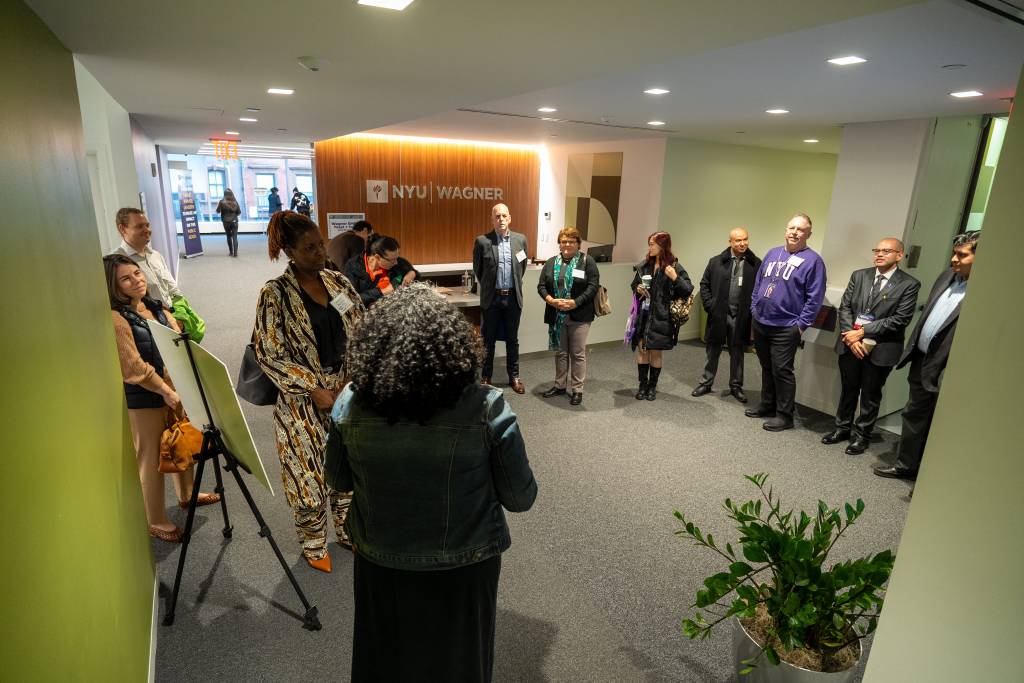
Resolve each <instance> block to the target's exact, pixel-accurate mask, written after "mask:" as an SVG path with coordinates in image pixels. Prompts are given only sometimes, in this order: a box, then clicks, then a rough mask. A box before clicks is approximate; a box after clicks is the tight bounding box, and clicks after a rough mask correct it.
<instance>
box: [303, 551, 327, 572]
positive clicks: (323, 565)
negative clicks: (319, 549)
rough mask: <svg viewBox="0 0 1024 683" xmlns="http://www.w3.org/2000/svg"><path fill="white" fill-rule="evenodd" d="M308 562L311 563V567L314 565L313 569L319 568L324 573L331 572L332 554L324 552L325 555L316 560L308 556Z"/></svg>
mask: <svg viewBox="0 0 1024 683" xmlns="http://www.w3.org/2000/svg"><path fill="white" fill-rule="evenodd" d="M306 562H308V563H309V566H310V567H312V568H313V569H317V570H319V571H322V572H323V573H324V574H330V573H331V554H330V553H324V556H323V557H321V558H320V559H319V560H314V559H312V558H309V557H307V558H306Z"/></svg>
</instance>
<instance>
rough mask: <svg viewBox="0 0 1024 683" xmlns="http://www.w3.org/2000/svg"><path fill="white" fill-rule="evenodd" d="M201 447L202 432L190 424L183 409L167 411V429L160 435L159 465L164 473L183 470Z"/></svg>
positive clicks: (191, 461) (189, 465)
mask: <svg viewBox="0 0 1024 683" xmlns="http://www.w3.org/2000/svg"><path fill="white" fill-rule="evenodd" d="M202 448H203V433H202V432H200V431H199V430H198V429H196V428H195V427H193V426H192V423H191V422H189V420H188V416H187V415H185V412H184V411H183V410H180V409H179V410H178V411H171V410H168V411H167V429H165V430H164V433H163V436H161V437H160V466H159V469H160V471H161V472H163V473H164V474H174V473H176V472H184V471H185V470H187V469H188V468H189V467H191V466H192V464H193V457H194V456H195V455H196V454H197V453H199V451H201V450H202Z"/></svg>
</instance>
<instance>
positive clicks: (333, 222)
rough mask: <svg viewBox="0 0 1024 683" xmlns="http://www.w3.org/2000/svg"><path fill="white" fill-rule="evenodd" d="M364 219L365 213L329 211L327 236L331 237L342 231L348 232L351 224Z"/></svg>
mask: <svg viewBox="0 0 1024 683" xmlns="http://www.w3.org/2000/svg"><path fill="white" fill-rule="evenodd" d="M365 220H366V214H365V213H329V214H327V238H328V239H332V238H334V237H337V236H338V235H340V234H341V233H343V232H348V231H349V230H351V229H352V226H353V225H355V224H356V223H358V222H359V221H365Z"/></svg>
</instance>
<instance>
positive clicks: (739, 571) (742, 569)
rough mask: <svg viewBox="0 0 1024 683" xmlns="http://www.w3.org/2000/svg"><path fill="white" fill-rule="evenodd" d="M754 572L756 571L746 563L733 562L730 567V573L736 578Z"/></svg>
mask: <svg viewBox="0 0 1024 683" xmlns="http://www.w3.org/2000/svg"><path fill="white" fill-rule="evenodd" d="M752 571H754V568H753V567H751V566H750V565H749V564H747V563H746V562H733V563H732V564H730V565H729V573H730V574H731V575H732V576H733V577H734V578H739V577H741V576H746V575H747V574H749V573H750V572H752Z"/></svg>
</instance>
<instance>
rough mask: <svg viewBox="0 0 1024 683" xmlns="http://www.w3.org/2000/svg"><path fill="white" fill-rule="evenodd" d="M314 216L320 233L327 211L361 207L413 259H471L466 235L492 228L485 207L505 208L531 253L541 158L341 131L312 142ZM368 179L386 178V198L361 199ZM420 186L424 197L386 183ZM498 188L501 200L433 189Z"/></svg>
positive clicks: (505, 150)
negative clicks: (404, 194) (378, 200)
mask: <svg viewBox="0 0 1024 683" xmlns="http://www.w3.org/2000/svg"><path fill="white" fill-rule="evenodd" d="M315 150H316V203H317V218H318V221H319V225H320V227H321V230H322V231H323V232H324V236H325V237H326V235H327V214H328V213H337V212H342V213H348V212H363V213H365V214H366V220H368V221H370V222H371V223H372V224H373V229H374V231H375V232H378V233H380V234H383V235H390V236H392V237H394V238H395V239H397V240H398V241H399V243H400V244H401V245H402V256H404V257H405V258H407V259H409V260H410V261H412V262H413V263H414V264H428V263H462V262H467V261H470V260H471V259H472V254H473V240H474V238H475V237H476V236H477V235H481V234H483V233H485V232H488V231H490V230H491V207H492V206H494V204H497V203H499V201H500V202H501V203H504V204H506V205H508V207H509V211H510V213H511V214H512V229H513V230H514V231H516V232H521V233H523V234H524V235H526V239H527V242H528V243H529V245H530V248H529V250H528V254H529V255H530V256H534V255H535V254H536V242H537V203H538V193H539V191H540V180H539V178H540V159H539V156H538V154H537V152H536V151H534V150H530V149H519V148H512V147H507V148H506V147H490V146H485V145H472V144H454V143H431V142H421V141H405V140H398V139H394V138H372V137H359V136H346V137H339V138H334V139H331V140H324V141H322V142H317V143H316V146H315ZM367 180H386V181H388V183H389V185H388V195H389V197H388V201H387V203H383V204H378V203H370V202H368V201H367V196H366V194H367V190H366V181H367ZM395 185H399V186H400V187H403V188H404V187H406V186H417V187H422V188H424V190H423V191H424V192H425V193H426V195H427V196H426V197H424V198H419V197H418V196H416V197H413V198H409V197H405V198H399V197H394V196H392V193H393V189H392V188H393V187H394V186H395ZM444 187H459V188H466V187H471V188H477V187H479V188H500V189H501V191H502V194H503V199H501V200H498V199H485V198H474V199H450V198H448V199H446V198H442V197H441V196H440V194H441V190H440V188H444Z"/></svg>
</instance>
